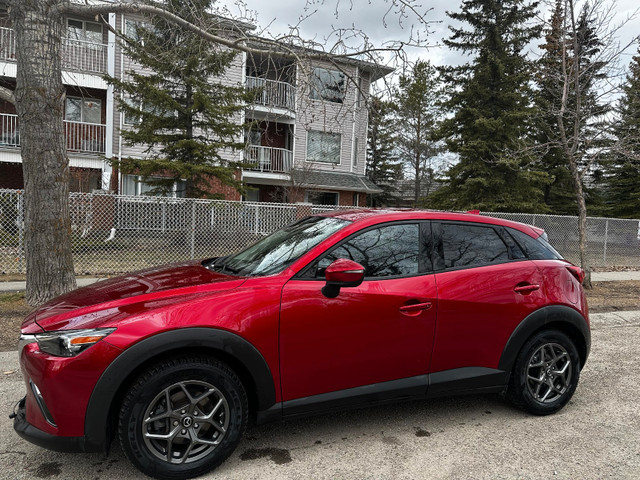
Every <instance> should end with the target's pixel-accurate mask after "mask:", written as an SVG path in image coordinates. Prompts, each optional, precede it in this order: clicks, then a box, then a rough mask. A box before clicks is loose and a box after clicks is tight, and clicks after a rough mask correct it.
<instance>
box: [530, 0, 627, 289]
mask: <svg viewBox="0 0 640 480" xmlns="http://www.w3.org/2000/svg"><path fill="white" fill-rule="evenodd" d="M553 3H554V5H550V8H549V10H550V11H555V12H556V14H555V16H556V17H557V15H558V13H557V12H561V13H562V21H561V22H558V21H557V20H558V19H557V18H556V19H555V24H554V25H550V27H549V29H550V30H551V29H552V28H553V29H555V31H556V34H555V35H556V37H557V38H556V39H555V40H556V42H557V44H556V45H555V48H554V51H555V52H556V55H557V56H558V58H557V62H555V65H556V67H555V68H546V69H545V70H544V71H543V75H545V76H546V81H547V82H550V81H551V82H552V83H554V84H555V86H556V89H557V91H558V92H559V98H558V99H557V101H556V102H552V103H550V104H549V106H548V108H549V109H551V111H550V112H541V115H545V116H550V117H551V118H554V117H555V127H556V132H557V133H556V135H555V138H550V139H549V142H547V143H546V144H545V145H538V146H537V147H536V148H543V149H545V148H546V149H548V148H558V149H559V150H560V151H561V152H562V154H563V156H564V158H565V161H566V164H567V166H568V168H569V171H570V174H571V179H572V183H573V192H574V195H575V200H576V204H577V210H578V232H579V244H580V264H581V267H582V268H583V269H584V270H585V272H586V273H587V276H586V278H585V282H584V283H585V286H587V287H590V285H591V275H590V266H589V262H588V258H587V206H586V201H585V192H584V182H585V178H586V177H587V176H588V175H589V173H590V172H591V171H592V168H593V166H594V165H595V164H597V162H598V161H599V159H601V158H602V156H603V155H605V154H606V152H608V151H610V150H611V149H612V148H615V145H613V144H612V135H611V132H610V128H609V127H610V122H608V121H607V115H608V113H609V112H608V109H607V108H606V102H607V100H608V99H610V98H612V96H613V95H615V93H616V92H618V91H619V89H620V82H619V79H620V72H619V68H620V66H619V62H618V60H619V57H620V56H621V54H622V53H623V52H624V51H625V49H626V47H627V46H628V45H623V46H620V45H619V42H618V40H617V38H618V34H619V32H620V29H621V28H622V26H623V25H624V24H625V23H627V22H629V21H630V20H631V19H632V18H635V14H634V15H632V16H629V17H627V18H626V19H625V20H624V21H623V22H621V23H620V24H614V23H613V17H614V14H615V12H616V11H615V3H614V2H606V1H604V0H592V1H590V2H581V1H580V0H558V1H557V2H553ZM552 20H553V17H552Z"/></svg>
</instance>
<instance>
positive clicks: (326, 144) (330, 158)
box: [307, 130, 342, 164]
mask: <svg viewBox="0 0 640 480" xmlns="http://www.w3.org/2000/svg"><path fill="white" fill-rule="evenodd" d="M341 140H342V136H341V135H340V134H339V133H327V132H320V131H316V130H309V132H308V133H307V162H321V163H335V164H340V143H341Z"/></svg>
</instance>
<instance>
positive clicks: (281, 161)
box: [246, 145, 293, 173]
mask: <svg viewBox="0 0 640 480" xmlns="http://www.w3.org/2000/svg"><path fill="white" fill-rule="evenodd" d="M246 162H247V163H252V164H254V165H252V166H251V167H249V169H250V170H253V171H256V172H267V173H289V172H290V171H291V165H292V163H293V152H292V151H291V150H287V149H284V148H274V147H262V146H257V145H251V146H249V147H248V148H247V156H246Z"/></svg>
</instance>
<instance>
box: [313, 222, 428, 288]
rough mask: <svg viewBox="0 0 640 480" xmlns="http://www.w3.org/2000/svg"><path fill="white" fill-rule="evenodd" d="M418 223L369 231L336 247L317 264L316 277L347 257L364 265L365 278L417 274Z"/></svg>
mask: <svg viewBox="0 0 640 480" xmlns="http://www.w3.org/2000/svg"><path fill="white" fill-rule="evenodd" d="M419 237H420V234H419V226H418V224H400V225H388V226H385V227H380V228H374V229H372V230H368V231H366V232H364V233H361V234H360V235H357V236H356V237H354V238H352V239H351V240H349V241H348V242H346V243H344V244H342V245H341V246H339V247H338V248H335V249H334V250H332V251H331V252H329V253H328V254H327V255H326V256H325V257H323V258H322V259H321V260H320V261H319V263H318V271H317V276H323V275H324V269H325V268H327V267H328V266H329V265H330V264H331V262H333V261H334V260H336V259H338V258H348V259H350V260H353V261H355V262H358V263H359V264H360V265H362V266H363V267H364V268H365V277H389V276H397V275H417V274H418V259H419Z"/></svg>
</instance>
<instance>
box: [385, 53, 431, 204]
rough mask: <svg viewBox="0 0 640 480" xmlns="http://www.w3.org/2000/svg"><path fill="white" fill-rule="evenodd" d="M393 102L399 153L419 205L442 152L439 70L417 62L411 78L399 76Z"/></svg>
mask: <svg viewBox="0 0 640 480" xmlns="http://www.w3.org/2000/svg"><path fill="white" fill-rule="evenodd" d="M392 101H393V104H394V109H395V116H396V120H397V126H396V140H397V148H398V153H399V157H400V159H401V160H402V162H403V163H404V164H405V166H406V169H407V170H408V171H409V172H411V175H412V176H413V180H414V182H413V183H414V185H413V187H414V188H413V195H414V202H415V203H416V204H417V203H419V202H420V199H421V197H422V196H423V195H428V194H429V189H430V188H429V187H431V186H432V184H433V183H434V181H435V178H434V168H433V161H434V159H435V158H436V156H437V155H438V154H439V153H440V151H441V149H442V146H441V145H440V142H439V140H438V136H437V132H438V130H439V125H440V117H441V116H442V93H441V83H440V78H439V75H438V72H437V70H436V68H435V67H434V66H433V65H431V64H430V63H429V62H428V61H424V60H419V61H417V62H416V63H415V65H414V66H413V68H412V70H411V73H410V74H409V75H401V76H400V79H399V81H398V86H397V88H396V89H395V91H394V94H393V100H392Z"/></svg>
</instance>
